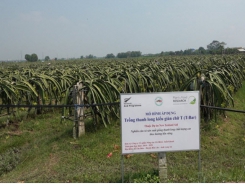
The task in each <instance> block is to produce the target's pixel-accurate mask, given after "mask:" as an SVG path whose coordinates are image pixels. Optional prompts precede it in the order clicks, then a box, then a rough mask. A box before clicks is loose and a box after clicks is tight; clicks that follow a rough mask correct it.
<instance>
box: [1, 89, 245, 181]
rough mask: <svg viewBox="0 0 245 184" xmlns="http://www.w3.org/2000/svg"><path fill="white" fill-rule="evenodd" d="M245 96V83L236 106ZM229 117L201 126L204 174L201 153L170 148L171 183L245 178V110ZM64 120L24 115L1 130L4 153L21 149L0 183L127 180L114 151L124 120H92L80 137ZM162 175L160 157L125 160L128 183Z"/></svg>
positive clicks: (241, 106) (139, 156) (55, 114)
mask: <svg viewBox="0 0 245 184" xmlns="http://www.w3.org/2000/svg"><path fill="white" fill-rule="evenodd" d="M244 95H245V87H243V88H242V89H240V90H239V91H238V92H237V93H236V95H235V96H234V100H235V107H234V109H239V110H245V103H244V102H245V100H244ZM226 116H227V118H225V117H224V116H222V115H219V116H218V118H217V122H215V121H214V120H213V121H212V122H211V123H210V126H209V127H208V129H207V128H205V129H204V128H202V129H201V173H200V175H199V173H198V152H197V151H187V152H168V153H167V164H168V165H167V167H168V179H167V180H166V181H165V182H178V183H182V182H195V183H196V182H219V183H220V182H245V114H242V113H234V112H226ZM60 118H61V114H60V113H58V112H50V113H47V114H43V115H39V116H38V117H36V118H23V120H22V121H20V122H19V124H18V125H19V126H18V127H17V128H16V127H13V126H12V125H11V126H8V127H6V128H1V129H0V141H1V144H0V155H1V156H4V155H6V154H7V153H9V152H10V148H16V149H18V150H19V151H18V152H16V153H15V154H17V155H16V157H15V159H12V162H10V161H9V163H8V164H12V165H11V166H12V167H13V168H12V169H11V171H9V170H8V171H6V172H2V173H0V182H3V183H9V182H32V183H34V182H35V183H37V182H42V183H51V182H58V183H63V182H73V183H76V182H80V183H81V182H88V183H92V182H96V183H103V182H106V183H108V182H114V183H115V182H121V181H122V180H121V154H120V150H119V151H118V150H115V149H114V145H120V144H121V130H120V122H119V120H118V121H117V122H116V123H114V124H113V125H110V126H108V128H104V127H103V125H101V126H99V127H98V129H97V130H96V131H95V129H94V128H93V122H92V121H91V120H90V119H87V120H86V134H85V135H84V136H82V137H81V138H79V139H76V140H75V139H73V137H72V126H73V122H72V121H69V120H66V121H65V122H63V123H60ZM110 152H113V154H112V156H111V157H110V158H107V155H108V154H109V153H110ZM11 155H12V157H13V152H11ZM154 155H155V156H157V153H154ZM6 159H9V157H6V158H5V161H6V162H7V161H8V160H6ZM4 164H6V163H3V165H4ZM3 167H5V165H4V166H3ZM6 167H7V166H6ZM156 176H158V159H157V157H156V158H154V157H153V156H152V155H151V154H150V153H149V154H134V155H133V156H131V157H130V158H128V159H126V158H124V182H144V181H146V182H154V181H155V182H157V181H158V180H157V178H156ZM154 177H155V178H154ZM149 178H150V179H149ZM152 178H153V179H152ZM151 179H152V180H151Z"/></svg>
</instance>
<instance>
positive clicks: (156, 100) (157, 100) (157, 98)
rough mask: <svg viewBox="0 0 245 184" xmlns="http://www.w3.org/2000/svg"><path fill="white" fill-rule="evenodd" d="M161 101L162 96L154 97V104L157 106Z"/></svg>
mask: <svg viewBox="0 0 245 184" xmlns="http://www.w3.org/2000/svg"><path fill="white" fill-rule="evenodd" d="M162 103H163V101H162V98H161V97H156V99H155V104H156V105H157V106H161V105H162Z"/></svg>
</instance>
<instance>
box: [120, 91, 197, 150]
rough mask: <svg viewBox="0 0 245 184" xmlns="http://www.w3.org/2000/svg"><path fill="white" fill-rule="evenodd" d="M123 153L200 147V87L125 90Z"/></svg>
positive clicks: (123, 100)
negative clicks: (136, 91) (144, 91)
mask: <svg viewBox="0 0 245 184" xmlns="http://www.w3.org/2000/svg"><path fill="white" fill-rule="evenodd" d="M120 105H121V130H122V134H121V136H122V154H129V153H146V152H168V151H187V150H200V102H199V91H190V92H165V93H133V94H121V95H120Z"/></svg>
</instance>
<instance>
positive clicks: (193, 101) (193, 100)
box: [188, 96, 196, 105]
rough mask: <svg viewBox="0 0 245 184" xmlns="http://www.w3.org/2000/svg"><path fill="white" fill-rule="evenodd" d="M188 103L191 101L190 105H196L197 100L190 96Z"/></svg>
mask: <svg viewBox="0 0 245 184" xmlns="http://www.w3.org/2000/svg"><path fill="white" fill-rule="evenodd" d="M188 101H189V104H192V105H193V104H195V103H196V98H195V97H194V96H190V97H189V98H188Z"/></svg>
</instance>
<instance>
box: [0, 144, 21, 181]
mask: <svg viewBox="0 0 245 184" xmlns="http://www.w3.org/2000/svg"><path fill="white" fill-rule="evenodd" d="M19 161H20V150H19V149H17V148H9V149H8V150H7V151H5V152H3V153H2V154H0V176H1V175H2V174H4V173H7V172H10V171H12V170H13V169H14V168H15V167H16V166H17V165H18V163H19Z"/></svg>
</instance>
